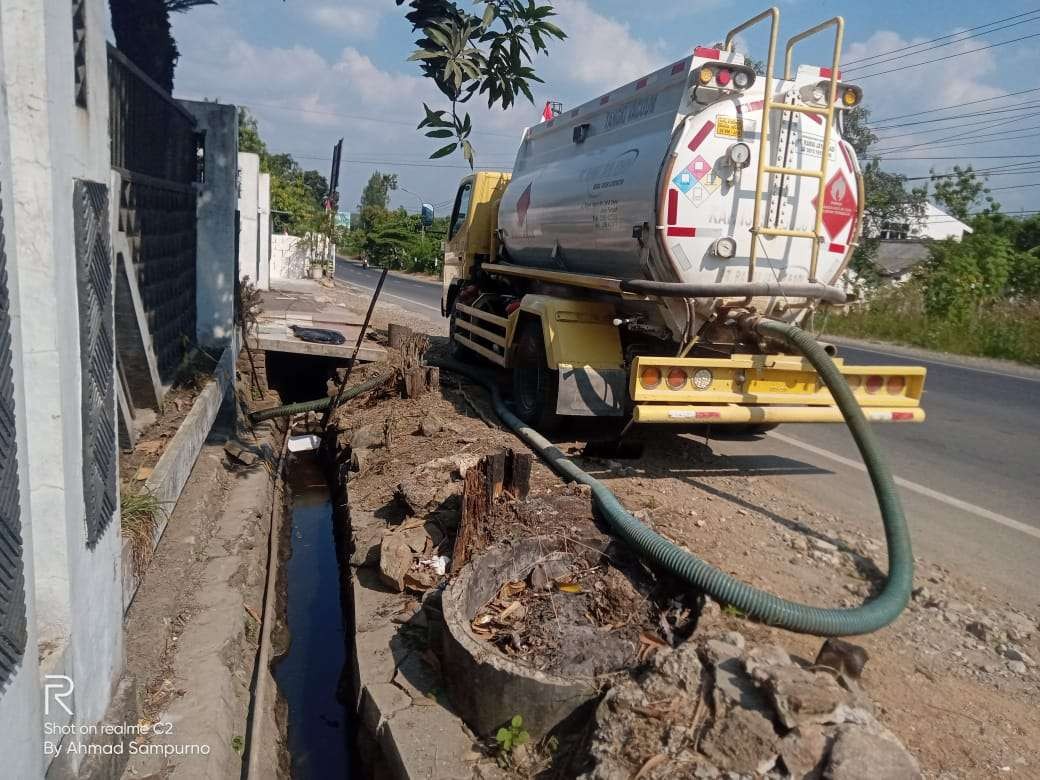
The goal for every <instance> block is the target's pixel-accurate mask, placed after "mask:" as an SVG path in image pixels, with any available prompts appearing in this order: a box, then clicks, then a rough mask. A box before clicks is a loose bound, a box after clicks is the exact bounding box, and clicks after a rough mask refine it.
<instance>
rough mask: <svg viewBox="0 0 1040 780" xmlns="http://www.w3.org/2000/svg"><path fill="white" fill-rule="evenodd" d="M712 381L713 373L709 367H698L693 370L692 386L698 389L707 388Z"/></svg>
mask: <svg viewBox="0 0 1040 780" xmlns="http://www.w3.org/2000/svg"><path fill="white" fill-rule="evenodd" d="M713 381H715V375H714V374H712V373H711V370H710V369H707V368H699V369H697V370H696V371H694V372H693V386H694V387H695V388H697V389H698V390H707V389H708V388H709V387H711V383H712V382H713Z"/></svg>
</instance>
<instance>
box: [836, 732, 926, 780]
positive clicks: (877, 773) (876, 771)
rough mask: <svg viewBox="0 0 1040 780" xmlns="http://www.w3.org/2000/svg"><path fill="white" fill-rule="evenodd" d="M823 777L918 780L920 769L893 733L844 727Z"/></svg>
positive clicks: (848, 779)
mask: <svg viewBox="0 0 1040 780" xmlns="http://www.w3.org/2000/svg"><path fill="white" fill-rule="evenodd" d="M823 776H824V777H825V778H827V780H877V779H878V778H882V777H883V778H885V779H886V780H916V779H917V778H920V777H921V768H920V767H919V766H918V765H917V760H916V759H915V758H914V757H913V756H912V755H910V753H908V752H907V750H906V748H904V747H903V746H902V745H900V744H899V742H897V741H896V739H895V738H894V737H893V736H891V735H890V734H887V733H885V732H884V731H881V732H879V733H875V732H872V731H869V730H867V729H863V728H857V727H855V726H842V727H841V728H839V729H838V735H837V738H836V739H835V740H834V747H833V748H832V749H831V757H830V763H829V764H828V765H827V769H826V771H825V772H824V775H823Z"/></svg>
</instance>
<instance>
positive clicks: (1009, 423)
mask: <svg viewBox="0 0 1040 780" xmlns="http://www.w3.org/2000/svg"><path fill="white" fill-rule="evenodd" d="M336 276H337V278H339V279H341V280H343V281H347V282H350V283H351V284H355V285H358V286H361V287H367V288H374V287H375V283H376V281H377V280H378V278H379V271H377V270H375V269H362V268H360V266H358V265H357V264H356V263H354V262H352V261H343V260H341V261H340V262H339V263H337V267H336ZM383 295H384V296H386V297H388V298H389V299H390V300H391V301H392V302H394V303H396V304H398V305H404V306H406V307H411V308H412V309H413V310H414V311H415V313H416V314H422V315H428V316H430V317H433V318H438V317H440V286H439V285H437V284H435V283H430V282H427V281H424V280H420V279H415V278H411V277H405V276H397V275H390V276H388V277H387V280H386V283H385V286H384V289H383ZM901 352H902V351H901V350H899V349H898V348H892V349H891V350H889V349H883V348H879V349H873V348H870V349H868V348H865V347H862V346H855V347H852V346H839V354H841V355H842V356H844V357H845V359H846V360H847V361H849V362H850V363H858V364H864V363H870V364H881V365H924V366H925V367H926V368H927V369H928V378H927V380H926V382H925V398H924V402H923V403H924V407H925V410H926V412H927V415H928V419H927V421H926V422H924V423H923V424H920V425H899V424H895V425H878V426H876V427H875V431H876V432H877V433H878V435H879V437H880V439H881V442H882V444H883V447H884V450H885V453H886V455H887V456H888V459H889V463H890V464H891V466H892V470H893V472H894V474H895V475H896V478H897V481H898V483H899V486H900V489H901V495H902V498H903V502H904V506H905V509H906V515H907V518H908V519H909V521H910V526H911V529H912V532H913V538H914V544H915V552H917V554H919V555H924V556H926V557H928V558H929V559H931V560H933V561H936V562H939V563H942V564H943V565H946V566H949V567H950V568H951V569H952V570H953V571H954V572H958V571H961V572H964V573H968V572H969V571H970V572H971V573H972V574H973V575H974V576H975V577H976V578H977V579H979V580H980V581H981V582H982V583H983V584H985V585H987V586H988V587H992V588H996V589H998V590H1002V591H1004V593H1006V598H1007V600H1008V601H1009V602H1011V603H1012V604H1013V605H1015V606H1017V607H1020V608H1023V609H1030V610H1032V609H1035V608H1036V607H1037V605H1038V604H1040V587H1038V584H1037V580H1038V578H1040V414H1038V412H1037V408H1036V407H1037V406H1038V405H1040V372H1028V371H1024V372H1021V373H1018V372H1011V371H1005V370H1003V369H1001V368H988V367H978V366H975V365H960V364H958V363H957V362H956V359H955V358H951V359H949V360H946V359H939V358H935V359H932V358H921V357H916V356H913V357H908V356H906V355H904V354H901ZM712 449H713V450H715V451H716V452H719V453H724V454H727V455H730V456H731V457H733V458H735V459H736V460H737V462H738V463H739V464H740V465H741V467H743V468H746V469H747V470H748V472H749V473H754V472H755V471H760V472H762V473H768V474H772V475H774V476H780V477H781V478H783V479H786V480H788V481H789V483H790V486H791V489H792V490H794V491H796V492H797V493H800V494H802V495H803V496H804V497H805V498H806V499H807V500H808V501H810V502H811V503H814V504H816V505H817V506H820V507H822V508H823V509H824V511H830V512H832V513H835V514H837V513H839V512H840V513H842V514H850V513H854V512H855V511H857V510H858V509H861V510H862V512H863V515H864V520H865V523H867V524H874V523H877V522H878V519H877V509H876V505H875V503H874V499H873V495H872V492H871V489H870V485H869V482H868V481H867V477H866V475H865V473H864V471H863V468H862V465H861V464H860V460H859V457H858V454H857V451H856V448H855V445H854V444H853V442H852V438H851V437H850V436H849V433H848V431H847V430H846V428H845V426H843V425H787V426H783V427H781V428H780V429H778V430H776V431H773V432H772V433H770V434H769V435H768V436H766V437H764V438H762V439H759V440H755V441H713V442H712Z"/></svg>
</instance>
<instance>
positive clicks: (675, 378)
mask: <svg viewBox="0 0 1040 780" xmlns="http://www.w3.org/2000/svg"><path fill="white" fill-rule="evenodd" d="M666 381H667V382H668V389H669V390H682V389H683V388H684V387H686V372H685V371H683V370H682V369H681V368H670V369H668V379H667V380H666Z"/></svg>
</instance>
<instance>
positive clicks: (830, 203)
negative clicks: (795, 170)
mask: <svg viewBox="0 0 1040 780" xmlns="http://www.w3.org/2000/svg"><path fill="white" fill-rule="evenodd" d="M816 201H817V198H813V201H812V204H813V206H814V207H816V208H818V206H817V203H816ZM855 218H856V196H855V194H854V193H853V192H852V187H851V186H849V182H848V179H846V178H845V174H844V173H842V172H841V171H838V172H837V173H835V174H834V176H833V177H831V180H830V181H829V182H827V187H826V188H825V189H824V191H823V228H824V230H826V231H827V235H828V236H830V237H831V238H837V237H838V234H839V233H841V231H843V230H844V229H845V228H846V227H847V226H848V224H849V223H850V222H851V221H852V220H853V219H855Z"/></svg>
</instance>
